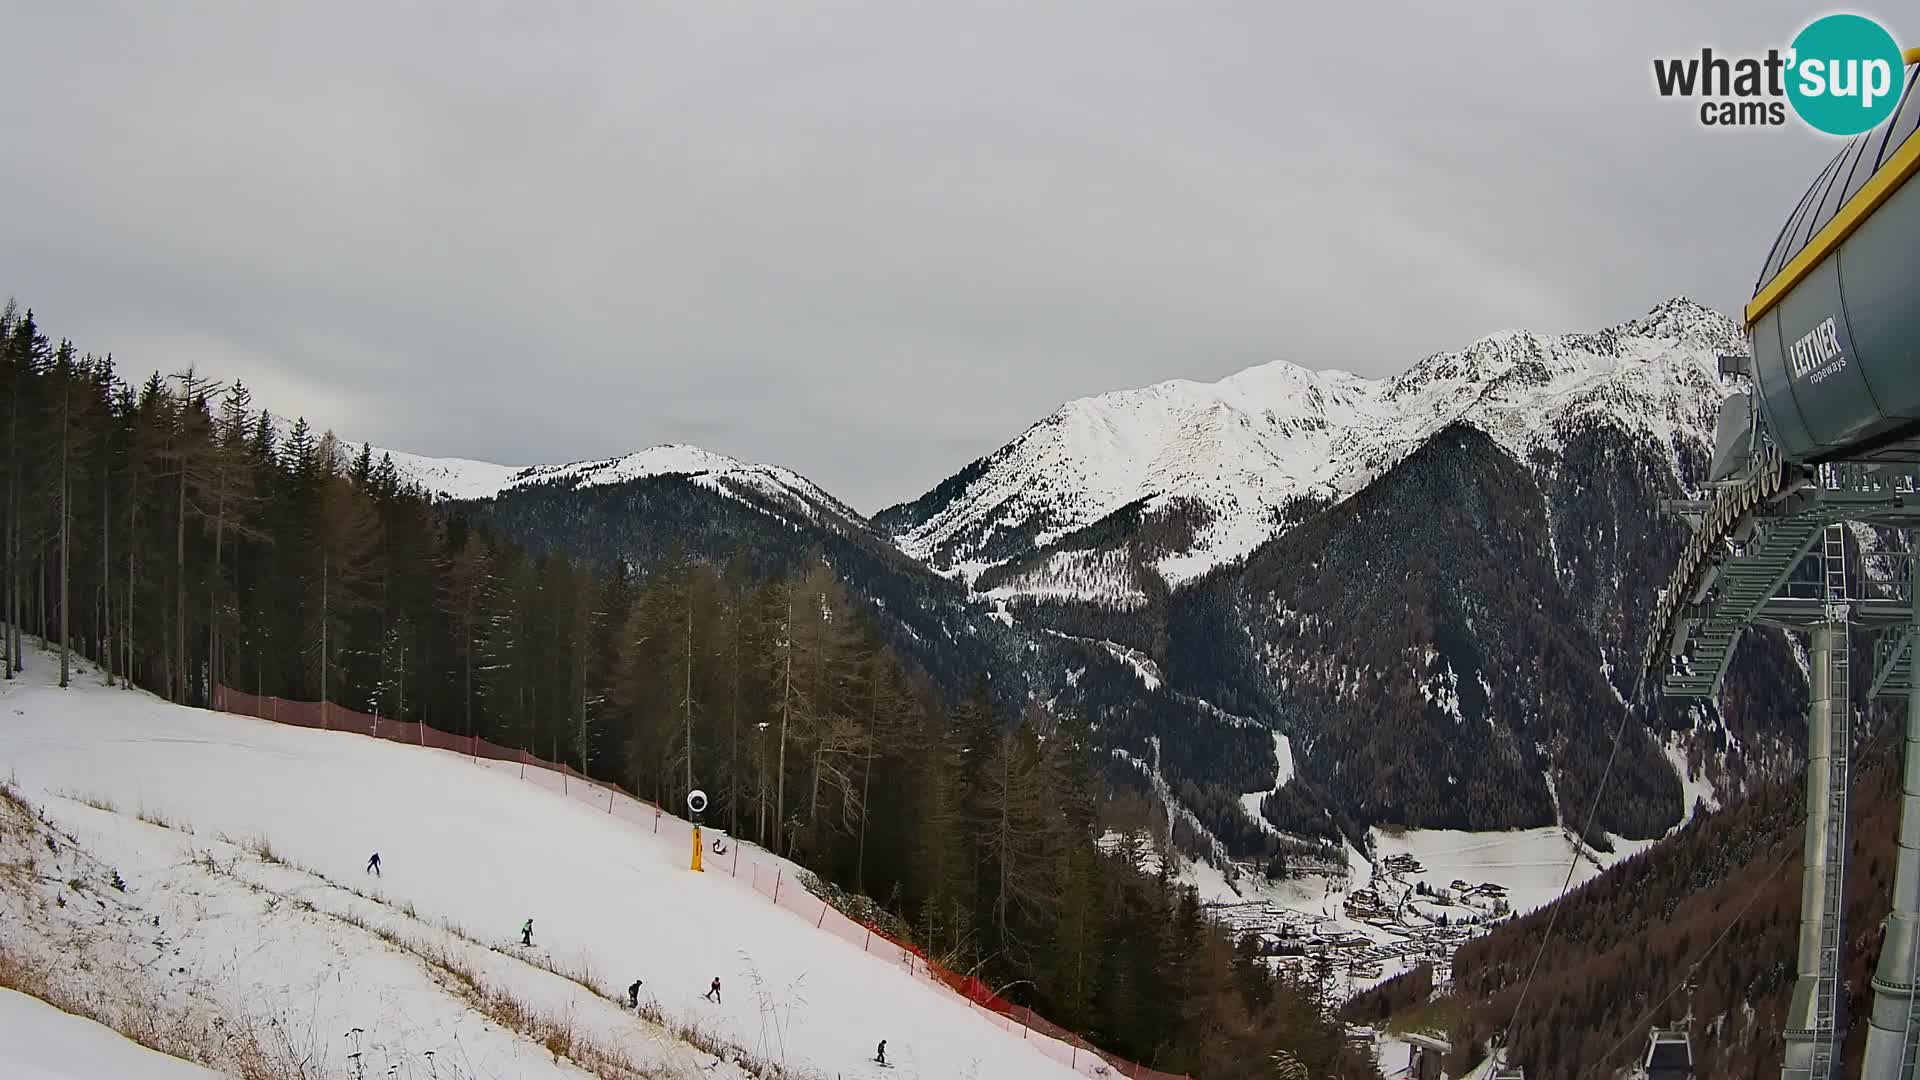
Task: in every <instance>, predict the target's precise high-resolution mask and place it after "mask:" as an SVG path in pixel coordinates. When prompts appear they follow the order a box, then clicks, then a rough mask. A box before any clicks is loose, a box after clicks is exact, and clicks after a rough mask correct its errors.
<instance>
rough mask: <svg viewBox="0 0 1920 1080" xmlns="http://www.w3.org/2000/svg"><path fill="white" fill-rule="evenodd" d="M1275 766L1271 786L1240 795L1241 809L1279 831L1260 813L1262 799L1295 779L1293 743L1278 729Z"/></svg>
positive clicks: (1268, 828)
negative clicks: (1264, 789)
mask: <svg viewBox="0 0 1920 1080" xmlns="http://www.w3.org/2000/svg"><path fill="white" fill-rule="evenodd" d="M1273 767H1274V770H1275V774H1276V775H1275V778H1274V781H1273V786H1272V787H1271V788H1268V789H1267V790H1266V791H1250V792H1248V793H1247V794H1245V795H1242V796H1240V807H1241V809H1243V810H1245V811H1246V812H1247V816H1248V817H1249V818H1252V819H1253V820H1254V821H1255V822H1257V823H1259V824H1260V825H1261V826H1262V827H1263V828H1265V829H1266V830H1267V831H1268V832H1278V830H1277V829H1275V828H1274V827H1273V824H1272V823H1271V822H1269V821H1268V820H1267V819H1266V818H1264V817H1262V816H1261V815H1260V800H1262V799H1264V798H1266V797H1267V796H1268V795H1269V794H1270V793H1272V792H1277V791H1279V790H1280V789H1281V788H1283V787H1286V786H1287V782H1288V781H1289V780H1292V779H1293V743H1292V742H1290V741H1288V739H1287V737H1286V736H1285V735H1282V734H1280V733H1279V732H1277V731H1276V732H1274V733H1273Z"/></svg>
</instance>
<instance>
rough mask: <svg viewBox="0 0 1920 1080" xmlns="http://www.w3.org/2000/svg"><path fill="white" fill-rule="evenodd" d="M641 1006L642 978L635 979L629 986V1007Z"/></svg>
mask: <svg viewBox="0 0 1920 1080" xmlns="http://www.w3.org/2000/svg"><path fill="white" fill-rule="evenodd" d="M639 1007H640V980H639V979H635V980H633V985H632V986H629V987H627V1008H629V1009H637V1008H639Z"/></svg>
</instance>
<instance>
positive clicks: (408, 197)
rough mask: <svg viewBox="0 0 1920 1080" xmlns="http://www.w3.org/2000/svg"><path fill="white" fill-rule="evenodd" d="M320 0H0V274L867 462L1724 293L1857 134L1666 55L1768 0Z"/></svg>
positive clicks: (810, 464) (472, 400)
mask: <svg viewBox="0 0 1920 1080" xmlns="http://www.w3.org/2000/svg"><path fill="white" fill-rule="evenodd" d="M293 6H294V5H282V4H257V3H253V2H246V3H237V2H236V3H223V4H215V3H195V2H189V0H175V2H169V3H164V4H160V3H146V2H139V3H135V2H127V3H119V4H112V3H91V2H84V0H61V2H50V3H16V4H6V5H4V8H5V21H4V26H5V34H6V37H7V38H8V40H9V43H8V44H7V46H6V47H5V49H4V59H3V60H0V110H4V111H3V112H0V295H6V294H12V295H15V296H17V297H19V298H20V300H21V301H22V302H23V303H25V304H28V305H30V306H32V307H34V308H35V309H36V310H37V312H38V313H39V315H40V318H41V321H42V322H43V324H44V325H45V326H46V327H47V328H48V329H49V331H50V332H52V333H53V334H55V335H56V336H69V337H72V338H73V339H75V341H76V342H77V343H78V344H79V345H80V346H81V347H82V348H85V349H88V350H92V351H102V352H104V351H109V350H110V351H112V352H113V353H114V354H115V356H116V357H117V358H118V359H119V361H120V362H121V364H122V367H123V371H126V372H127V373H129V374H132V375H139V374H143V373H145V372H147V371H150V370H153V369H155V368H158V369H161V370H163V371H171V370H174V369H175V368H178V367H181V366H184V365H185V364H187V363H190V362H191V363H196V364H198V366H199V367H200V368H201V369H202V371H203V372H205V373H208V374H212V375H214V376H216V377H220V378H232V377H240V378H243V379H245V380H246V381H247V382H248V383H249V384H250V385H252V386H254V387H255V389H256V400H257V401H258V402H259V403H261V404H265V405H267V406H269V407H271V408H273V409H274V410H275V411H276V412H283V413H288V414H294V413H304V414H306V415H307V416H308V417H310V418H311V419H313V420H314V421H315V422H316V423H317V424H320V425H322V426H330V427H332V428H334V429H335V430H337V431H339V432H340V433H341V434H342V435H343V436H348V437H351V438H354V439H371V440H372V441H374V442H375V443H376V444H379V445H384V446H389V447H394V448H399V449H407V450H413V451H416V452H421V453H428V454H435V455H442V456H460V457H472V458H480V459H485V460H492V461H499V462H505V463H509V464H527V463H534V462H557V461H568V460H575V459H581V458H588V457H598V456H605V455H611V454H615V453H620V452H623V451H626V450H631V449H637V448H639V447H642V446H646V445H650V444H653V443H657V442H667V441H678V442H692V443H697V444H700V445H703V446H706V447H708V448H710V449H714V450H718V451H722V452H725V453H729V454H733V455H736V456H739V457H744V458H747V459H750V460H757V461H768V462H777V463H780V464H784V465H789V466H792V467H794V468H796V469H799V470H800V471H801V472H804V473H806V474H808V475H809V476H811V477H812V478H814V479H815V480H817V481H818V482H820V483H821V484H823V485H824V486H826V487H827V488H828V489H829V490H832V491H833V492H835V493H836V494H838V495H840V496H841V497H842V498H844V499H847V500H848V501H849V502H851V503H853V504H854V505H855V506H857V507H859V508H861V509H864V510H874V509H877V508H879V507H880V506H883V505H885V504H887V503H889V502H893V501H897V500H899V499H903V498H909V497H912V496H914V495H916V494H918V493H919V492H921V491H922V490H924V489H926V488H928V487H930V486H932V485H933V484H935V483H936V482H938V481H939V480H940V479H942V478H943V477H945V476H946V475H948V474H949V473H951V472H953V471H955V470H956V469H958V468H959V467H960V466H962V465H964V464H965V463H966V462H967V461H969V460H971V459H972V458H974V457H976V456H978V455H980V454H982V453H986V452H988V451H990V450H992V449H993V448H994V447H995V446H998V445H999V444H1001V443H1002V442H1004V441H1006V440H1007V439H1009V438H1011V437H1013V436H1015V435H1017V434H1018V433H1019V432H1020V431H1021V430H1022V429H1024V428H1025V427H1026V425H1027V424H1029V423H1031V422H1032V421H1034V420H1036V419H1038V418H1039V417H1041V416H1042V415H1044V414H1045V413H1047V412H1048V411H1050V410H1051V409H1053V408H1054V407H1055V406H1057V405H1058V404H1059V403H1060V402H1062V401H1064V400H1066V399H1069V398H1073V397H1078V396H1082V395H1087V394H1094V393H1098V392H1101V391H1104V390H1109V389H1115V388H1119V387H1125V386H1135V385H1142V384H1146V383H1151V382H1156V381H1159V380H1162V379H1168V378H1191V379H1206V380H1211V379H1216V378H1219V377H1221V376H1224V375H1226V374H1229V373H1231V372H1233V371H1236V370H1239V369H1241V368H1244V367H1247V366H1250V365H1253V364H1257V363H1263V362H1266V361H1269V360H1276V359H1285V360H1290V361H1293V362H1295V363H1299V364H1303V365H1306V366H1309V367H1315V368H1325V367H1336V368H1344V369H1347V370H1351V371H1357V372H1360V373H1362V374H1367V375H1380V374H1386V373H1389V372H1394V371H1398V370H1401V369H1403V368H1405V367H1407V366H1409V365H1410V364H1411V363H1413V362H1414V361H1415V360H1417V359H1418V358H1419V357H1420V356H1422V355H1424V354H1426V353H1429V352H1432V351H1435V350H1438V349H1444V348H1452V347H1457V346H1459V345H1463V344H1465V343H1466V342H1468V341H1470V340H1472V339H1474V338H1476V337H1479V336H1480V335H1482V334H1485V333H1488V332H1490V331H1493V330H1497V329H1502V328H1507V327H1524V328H1529V329H1538V330H1544V331H1560V330H1572V329H1588V328H1594V327H1599V326H1605V325H1611V324H1613V323H1616V322H1619V321H1622V320H1624V319H1626V318H1629V317H1631V316H1633V315H1636V314H1638V313H1640V312H1642V311H1644V310H1645V309H1647V308H1650V307H1652V306H1653V305H1654V304H1656V303H1658V302H1659V301H1660V300H1662V299H1664V298H1666V297H1668V296H1671V295H1674V294H1676V293H1685V294H1687V295H1690V296H1693V297H1695V298H1697V299H1700V300H1702V301H1704V302H1707V303H1710V304H1712V305H1714V306H1717V307H1719V308H1721V309H1722V310H1726V311H1729V312H1732V311H1733V310H1735V309H1736V308H1737V307H1738V306H1739V305H1740V304H1741V303H1743V302H1744V301H1745V299H1746V298H1747V297H1748V296H1749V295H1750V293H1751V290H1752V285H1753V281H1754V278H1755V276H1756V274H1757V272H1758V269H1759V265H1760V262H1761V260H1762V258H1763V257H1764V255H1765V253H1766V248H1767V246H1768V245H1769V244H1770V243H1771V241H1772V239H1773V235H1774V232H1775V230H1776V229H1777V228H1778V227H1779V225H1780V224H1781V222H1782V221H1784V219H1785V217H1786V215H1787V213H1788V212H1789V211H1790V210H1791V209H1792V203H1793V202H1794V200H1795V199H1797V198H1798V196H1799V194H1800V192H1801V191H1802V190H1803V189H1804V188H1805V186H1806V185H1807V183H1808V182H1809V181H1810V180H1811V179H1812V176H1813V174H1814V173H1815V172H1816V171H1817V170H1818V168H1819V167H1820V165H1821V164H1822V163H1823V162H1824V160H1825V159H1826V158H1827V157H1828V156H1830V155H1831V153H1832V152H1833V149H1834V145H1833V144H1832V143H1829V142H1827V141H1826V140H1823V139H1821V138H1820V137H1818V136H1816V135H1813V134H1812V133H1810V132H1808V131H1807V130H1806V129H1804V128H1802V127H1800V126H1798V124H1797V123H1795V124H1791V125H1789V126H1788V127H1785V128H1754V129H1737V130H1719V131H1716V130H1711V129H1706V128H1703V127H1701V126H1700V124H1699V121H1698V118H1697V115H1696V109H1695V107H1694V106H1690V105H1688V104H1685V103H1682V102H1674V101H1663V100H1661V99H1659V98H1658V97H1657V96H1656V95H1655V94H1654V92H1653V84H1652V66H1651V61H1652V58H1653V57H1654V56H1656V55H1663V56H1671V55H1685V54H1687V53H1689V52H1697V51H1698V49H1699V48H1700V47H1701V46H1702V45H1704V44H1711V45H1714V46H1715V47H1717V48H1720V49H1744V50H1764V49H1765V48H1766V47H1767V46H1769V45H1780V46H1784V45H1785V44H1786V42H1787V40H1788V39H1789V38H1790V37H1791V35H1792V34H1793V32H1794V31H1795V30H1797V29H1798V28H1799V27H1800V26H1801V25H1803V24H1804V23H1805V22H1806V21H1807V20H1808V19H1809V18H1810V17H1811V16H1813V15H1817V14H1821V13H1824V12H1825V11H1826V9H1825V8H1816V7H1810V6H1806V5H1803V4H1793V3H1782V2H1778V0H1765V2H1750V0H1726V2H1720V3H1689V4H1673V3H1651V2H1648V3H1589V4H1578V5H1573V4H1543V3H1539V2H1538V0H1529V2H1525V3H1498V4H1496V3H1491V2H1474V3H1448V4H1435V3H1427V2H1423V3H1417V4H1397V5H1384V4H1352V5H1342V4H1314V5H1311V6H1310V7H1309V6H1308V5H1304V4H1295V3H1281V2H1278V0H1264V2H1259V3H1244V4H1241V3H1224V2H1219V0H1208V2H1206V3H1199V4H1192V3H1173V2H1166V3H1157V4H1132V3H1115V2H1112V0H1103V2H1099V3H1085V4H1064V3H1062V4H1054V3H1044V2H1034V0H1024V2H1019V3H1006V4H994V3H985V2H981V0H971V2H968V3H965V4H961V3H952V4H941V5H934V4H928V3H911V2H902V0H892V2H886V3H873V4H858V5H856V4H844V3H826V2H821V0H807V2H802V3H760V4H728V3H718V2H716V3H678V4H667V3H643V2H640V0H617V2H608V3H586V2H578V0H572V2H567V3H558V4H554V3H539V4H536V3H532V2H527V3H522V4H497V3H485V2H479V0H460V2H457V3H454V2H448V3H431V4H430V3H421V2H407V3H399V4H390V3H384V2H383V3H377V4H374V3H366V4H362V3H343V2H339V0H333V2H329V3H327V4H306V5H301V7H303V8H304V9H305V11H304V13H302V14H290V13H289V11H290V9H291V8H292V7H293ZM1390 6H1391V7H1393V8H1397V9H1399V10H1398V13H1397V14H1392V15H1389V14H1388V9H1389V7H1390ZM1881 8H1882V9H1883V10H1875V9H1872V8H1863V9H1857V10H1860V11H1862V12H1863V13H1866V14H1870V15H1876V16H1878V17H1881V18H1882V21H1883V23H1885V24H1886V25H1888V26H1889V28H1890V29H1892V30H1893V31H1894V33H1895V34H1896V35H1897V36H1899V37H1901V39H1902V41H1903V42H1904V43H1913V42H1915V41H1917V40H1920V38H1917V37H1916V36H1915V35H1916V34H1917V33H1920V21H1916V20H1913V19H1909V20H1908V21H1909V22H1916V23H1917V25H1915V26H1912V27H1904V26H1902V25H1901V24H1900V23H1899V22H1897V21H1894V20H1891V19H1889V18H1888V16H1890V15H1892V14H1894V11H1893V9H1892V6H1891V5H1888V4H1882V5H1881Z"/></svg>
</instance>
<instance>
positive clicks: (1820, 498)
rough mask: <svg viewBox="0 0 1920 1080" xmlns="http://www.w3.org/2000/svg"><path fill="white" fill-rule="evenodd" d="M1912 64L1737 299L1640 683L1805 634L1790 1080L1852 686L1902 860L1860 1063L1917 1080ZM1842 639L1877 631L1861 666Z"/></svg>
mask: <svg viewBox="0 0 1920 1080" xmlns="http://www.w3.org/2000/svg"><path fill="white" fill-rule="evenodd" d="M1906 62H1907V73H1906V80H1905V88H1904V91H1903V94H1902V100H1901V103H1900V107H1899V108H1898V109H1897V110H1896V111H1895V112H1894V114H1893V116H1892V117H1891V118H1890V119H1889V120H1888V121H1887V122H1886V123H1884V124H1882V125H1881V126H1880V127H1878V128H1875V129H1874V130H1872V131H1869V132H1866V133H1864V134H1861V135H1857V136H1854V137H1853V138H1852V139H1849V140H1848V141H1847V142H1846V144H1845V145H1844V146H1843V147H1842V148H1841V150H1840V152H1839V153H1838V154H1837V155H1835V156H1834V158H1833V160H1832V161H1831V162H1829V163H1828V165H1827V167H1826V168H1825V169H1823V170H1822V171H1821V173H1820V174H1819V176H1817V177H1816V178H1815V179H1814V182H1813V184H1812V186H1811V187H1809V188H1808V189H1807V192H1806V194H1805V195H1804V196H1802V198H1801V199H1800V202H1799V204H1798V205H1797V206H1795V207H1794V209H1793V212H1792V214H1791V215H1790V216H1789V217H1788V218H1787V221H1786V224H1785V225H1784V226H1783V227H1782V228H1781V230H1780V232H1779V234H1778V236H1777V237H1776V238H1775V240H1774V243H1773V247H1772V250H1771V251H1770V252H1769V254H1768V256H1767V261H1766V263H1765V267H1764V269H1763V270H1762V271H1761V274H1760V279H1759V282H1758V283H1757V284H1756V286H1755V288H1754V295H1753V300H1752V302H1751V303H1749V304H1748V305H1747V308H1746V313H1745V314H1746V319H1745V323H1746V331H1747V339H1748V341H1749V343H1750V345H1751V351H1750V354H1749V355H1743V356H1726V357H1722V358H1721V360H1720V367H1721V372H1722V374H1723V375H1727V376H1732V377H1738V378H1741V379H1743V380H1744V383H1745V385H1744V386H1743V388H1742V389H1741V391H1740V392H1738V393H1735V394H1733V395H1731V396H1729V397H1728V398H1727V399H1726V401H1725V402H1723V403H1722V405H1721V408H1720V415H1719V421H1718V424H1717V427H1716V431H1715V436H1714V442H1715V446H1714V453H1713V458H1712V461H1711V463H1710V464H1709V466H1708V477H1707V482H1708V483H1707V494H1708V497H1706V498H1704V499H1699V500H1691V501H1674V502H1671V503H1669V504H1668V505H1667V507H1666V508H1667V509H1669V510H1673V511H1677V512H1679V513H1680V514H1681V515H1682V516H1684V517H1686V518H1687V519H1688V520H1689V521H1690V522H1691V523H1692V524H1693V525H1694V532H1693V535H1692V536H1691V537H1690V538H1689V540H1688V542H1687V543H1686V545H1685V547H1684V548H1683V549H1682V552H1681V555H1680V559H1679V563H1678V565H1677V566H1676V567H1675V569H1674V572H1673V575H1672V577H1671V579H1670V580H1669V582H1668V584H1667V587H1666V588H1665V589H1664V590H1663V591H1662V592H1661V594H1660V596H1659V599H1658V601H1657V602H1656V604H1655V609H1654V615H1653V620H1652V625H1651V626H1650V628H1649V633H1648V638H1647V645H1646V652H1645V654H1644V655H1643V656H1642V660H1641V669H1640V687H1641V690H1642V692H1645V693H1658V694H1661V695H1664V696H1665V697H1668V698H1687V697H1693V698H1708V699H1711V698H1716V697H1718V695H1719V691H1720V686H1721V680H1722V679H1723V678H1724V676H1725V674H1726V671H1727V665H1728V663H1729V662H1730V661H1731V659H1732V657H1733V651H1734V648H1735V646H1736V645H1737V644H1738V642H1739V639H1740V636H1741V634H1742V633H1743V632H1744V631H1745V629H1746V628H1747V627H1748V626H1752V625H1771V626H1776V627H1781V628H1783V629H1786V630H1788V631H1790V632H1792V633H1795V634H1799V635H1804V636H1805V638H1806V640H1807V644H1808V655H1809V660H1810V664H1809V681H1810V683H1811V684H1812V685H1811V692H1810V694H1809V701H1808V706H1807V772H1806V792H1807V819H1806V848H1805V856H1804V862H1803V866H1802V875H1801V893H1800V943H1799V949H1798V955H1797V961H1796V962H1797V974H1798V977H1797V980H1796V982H1795V984H1794V991H1793V998H1792V1003H1791V1005H1790V1007H1789V1011H1788V1014H1787V1018H1786V1024H1787V1030H1786V1032H1785V1036H1786V1044H1787V1045H1786V1058H1785V1061H1784V1064H1783V1067H1782V1075H1783V1076H1784V1077H1786V1078H1788V1080H1829V1078H1833V1077H1838V1076H1841V1075H1842V1074H1843V1072H1844V1065H1843V1062H1842V1061H1841V1054H1842V1052H1843V1047H1844V1046H1845V1041H1846V1032H1847V1023H1848V1018H1847V1016H1846V1014H1845V1002H1846V987H1845V984H1844V981H1843V977H1844V971H1845V963H1844V960H1845V956H1844V950H1845V942H1846V940H1847V938H1846V926H1845V924H1844V921H1843V915H1844V911H1845V903H1844V901H1845V881H1846V861H1847V821H1848V812H1847V796H1848V792H1849V773H1850V770H1849V767H1848V766H1849V753H1850V751H1851V749H1852V744H1853V716H1854V711H1855V703H1854V701H1853V696H1854V689H1855V687H1856V685H1864V686H1865V687H1867V688H1868V690H1867V692H1868V694H1869V695H1873V696H1883V697H1894V698H1904V699H1905V700H1906V703H1907V713H1906V738H1905V743H1904V748H1903V749H1904V758H1903V761H1904V765H1903V769H1904V774H1903V780H1902V785H1901V793H1902V798H1901V816H1900V835H1899V857H1898V862H1897V864H1896V870H1895V877H1894V883H1893V895H1892V898H1891V899H1892V905H1891V912H1892V913H1891V914H1890V915H1889V916H1888V919H1887V923H1886V927H1885V929H1886V934H1885V938H1884V943H1883V945H1882V948H1881V955H1880V961H1879V964H1878V966H1877V967H1876V969H1875V973H1874V976H1873V1006H1872V1012H1871V1015H1870V1016H1869V1018H1868V1024H1869V1027H1868V1033H1867V1043H1866V1052H1865V1059H1864V1062H1863V1065H1862V1072H1861V1075H1862V1076H1863V1077H1866V1078H1867V1080H1895V1078H1899V1080H1920V1076H1916V1060H1917V1059H1920V999H1917V998H1916V994H1915V982H1916V972H1917V971H1920V680H1916V677H1915V665H1914V652H1915V648H1916V642H1920V589H1916V588H1915V579H1916V574H1915V566H1914V563H1913V554H1914V552H1915V551H1916V550H1920V181H1917V180H1915V178H1914V177H1915V173H1916V172H1920V136H1916V129H1920V89H1917V88H1916V87H1917V86H1920V49H1916V50H1912V51H1909V52H1908V53H1907V54H1906ZM1850 525H1870V526H1876V527H1878V528H1880V529H1885V530H1892V531H1894V532H1896V533H1900V534H1904V537H1905V544H1904V550H1901V551H1894V552H1875V553H1874V555H1873V558H1874V559H1876V560H1879V559H1882V558H1885V559H1887V560H1888V565H1890V566H1891V567H1893V569H1892V570H1891V572H1887V573H1878V574H1866V573H1862V572H1861V568H1857V567H1856V568H1855V569H1854V571H1853V572H1851V573H1850V572H1849V568H1848V550H1849V526H1850ZM1857 546H1858V545H1855V547H1856V548H1857ZM1896 546H1898V545H1896ZM1855 632H1859V633H1860V634H1861V635H1862V636H1863V637H1870V639H1871V640H1872V641H1873V642H1874V645H1873V648H1872V649H1871V651H1870V654H1869V655H1868V656H1866V657H1864V659H1865V660H1866V661H1867V662H1868V663H1869V664H1870V665H1871V670H1870V672H1869V674H1868V675H1867V676H1866V677H1864V678H1862V679H1860V680H1856V679H1855V677H1854V672H1853V649H1852V644H1851V643H1852V640H1853V637H1854V634H1855Z"/></svg>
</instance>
